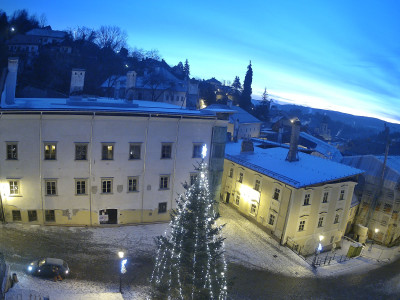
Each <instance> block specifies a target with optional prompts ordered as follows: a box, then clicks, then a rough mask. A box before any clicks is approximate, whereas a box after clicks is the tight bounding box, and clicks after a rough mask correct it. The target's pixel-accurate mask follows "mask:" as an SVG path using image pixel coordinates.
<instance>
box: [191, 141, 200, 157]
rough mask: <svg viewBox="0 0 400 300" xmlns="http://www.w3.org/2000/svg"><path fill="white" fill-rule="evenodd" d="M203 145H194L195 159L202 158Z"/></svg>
mask: <svg viewBox="0 0 400 300" xmlns="http://www.w3.org/2000/svg"><path fill="white" fill-rule="evenodd" d="M202 148H203V145H202V144H194V145H193V156H192V157H193V158H201V151H202Z"/></svg>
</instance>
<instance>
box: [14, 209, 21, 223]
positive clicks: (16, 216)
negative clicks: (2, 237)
mask: <svg viewBox="0 0 400 300" xmlns="http://www.w3.org/2000/svg"><path fill="white" fill-rule="evenodd" d="M12 218H13V221H21V220H22V219H21V211H20V210H13V211H12Z"/></svg>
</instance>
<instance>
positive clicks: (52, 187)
mask: <svg viewBox="0 0 400 300" xmlns="http://www.w3.org/2000/svg"><path fill="white" fill-rule="evenodd" d="M45 183H46V195H47V196H54V195H57V180H46V181H45Z"/></svg>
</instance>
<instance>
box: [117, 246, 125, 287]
mask: <svg viewBox="0 0 400 300" xmlns="http://www.w3.org/2000/svg"><path fill="white" fill-rule="evenodd" d="M124 255H125V253H124V252H123V251H119V252H118V256H119V258H120V259H121V269H120V272H119V292H120V293H121V294H123V292H122V274H125V273H126V267H125V265H126V262H127V259H126V258H125V259H123V258H124Z"/></svg>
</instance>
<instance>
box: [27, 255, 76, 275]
mask: <svg viewBox="0 0 400 300" xmlns="http://www.w3.org/2000/svg"><path fill="white" fill-rule="evenodd" d="M54 268H58V272H59V274H60V275H61V277H62V278H65V277H66V276H68V275H69V268H68V264H67V263H66V262H65V261H63V260H62V259H59V258H42V259H39V260H37V261H33V262H31V263H30V264H29V265H28V268H27V270H28V273H29V274H32V275H36V276H43V277H52V276H54V275H55V274H54V272H53V269H54Z"/></svg>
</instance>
